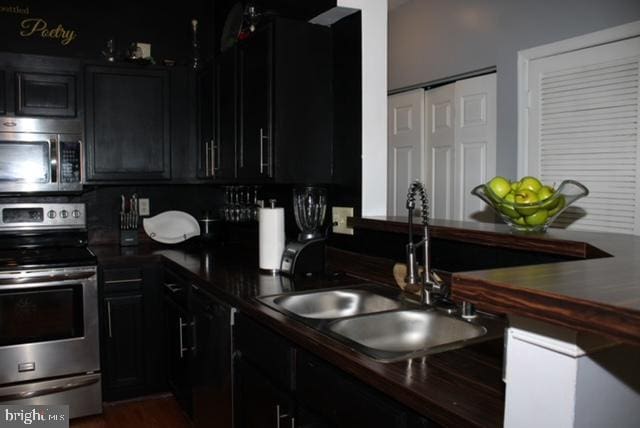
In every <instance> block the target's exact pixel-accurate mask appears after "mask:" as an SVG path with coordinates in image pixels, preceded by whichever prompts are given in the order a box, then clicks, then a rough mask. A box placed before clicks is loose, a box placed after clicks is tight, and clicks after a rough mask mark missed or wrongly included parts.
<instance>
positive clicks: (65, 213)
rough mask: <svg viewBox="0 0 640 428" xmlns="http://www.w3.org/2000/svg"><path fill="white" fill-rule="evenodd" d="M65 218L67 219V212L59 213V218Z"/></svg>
mask: <svg viewBox="0 0 640 428" xmlns="http://www.w3.org/2000/svg"><path fill="white" fill-rule="evenodd" d="M67 217H69V211H67V210H62V211H60V218H67Z"/></svg>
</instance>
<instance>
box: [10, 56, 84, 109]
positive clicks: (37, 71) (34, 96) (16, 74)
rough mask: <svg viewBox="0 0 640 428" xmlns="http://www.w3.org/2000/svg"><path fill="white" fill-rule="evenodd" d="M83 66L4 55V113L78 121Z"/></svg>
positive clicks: (66, 60)
mask: <svg viewBox="0 0 640 428" xmlns="http://www.w3.org/2000/svg"><path fill="white" fill-rule="evenodd" d="M80 64H81V62H80V61H79V60H75V59H71V58H56V57H48V56H40V55H25V54H11V53H2V54H0V114H3V115H4V114H8V115H14V116H17V117H20V116H24V117H44V118H46V117H56V118H64V119H75V118H78V117H79V116H80V113H81V111H82V108H81V102H80V97H79V93H80V87H81V84H82V79H81V72H80V70H81V65H80Z"/></svg>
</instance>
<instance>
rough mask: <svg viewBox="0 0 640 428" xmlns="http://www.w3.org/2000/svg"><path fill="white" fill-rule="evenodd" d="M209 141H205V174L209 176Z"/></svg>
mask: <svg viewBox="0 0 640 428" xmlns="http://www.w3.org/2000/svg"><path fill="white" fill-rule="evenodd" d="M209 159H210V157H209V142H208V141H207V142H205V143H204V176H205V177H209Z"/></svg>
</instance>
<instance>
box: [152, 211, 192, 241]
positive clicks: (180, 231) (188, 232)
mask: <svg viewBox="0 0 640 428" xmlns="http://www.w3.org/2000/svg"><path fill="white" fill-rule="evenodd" d="M142 227H143V228H144V231H145V232H146V234H147V235H149V237H150V238H151V239H153V240H154V241H158V242H162V243H163V244H177V243H179V242H183V241H186V240H187V239H189V238H193V237H194V236H198V235H200V225H199V224H198V220H196V219H195V218H194V217H193V216H192V215H191V214H189V213H186V212H184V211H165V212H163V213H160V214H158V215H156V216H154V217H149V218H145V219H143V220H142Z"/></svg>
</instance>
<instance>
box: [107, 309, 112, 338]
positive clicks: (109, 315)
mask: <svg viewBox="0 0 640 428" xmlns="http://www.w3.org/2000/svg"><path fill="white" fill-rule="evenodd" d="M107 326H108V327H109V339H111V338H112V337H113V334H112V332H111V302H110V301H107Z"/></svg>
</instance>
